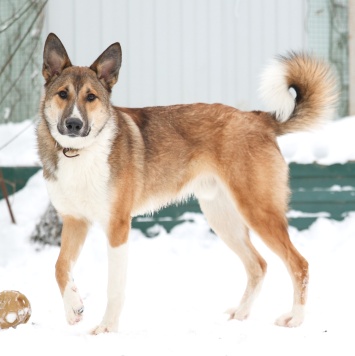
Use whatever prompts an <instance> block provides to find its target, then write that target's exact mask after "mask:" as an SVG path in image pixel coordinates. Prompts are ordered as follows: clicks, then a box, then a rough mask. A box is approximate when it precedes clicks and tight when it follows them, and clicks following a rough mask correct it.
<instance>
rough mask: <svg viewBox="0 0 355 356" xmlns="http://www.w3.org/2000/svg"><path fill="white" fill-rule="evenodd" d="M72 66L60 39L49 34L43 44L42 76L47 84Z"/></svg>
mask: <svg viewBox="0 0 355 356" xmlns="http://www.w3.org/2000/svg"><path fill="white" fill-rule="evenodd" d="M71 65H72V64H71V62H70V59H69V57H68V54H67V51H66V50H65V48H64V46H63V44H62V42H60V39H59V38H58V37H57V36H56V35H55V34H54V33H50V34H49V35H48V37H47V39H46V43H45V44H44V51H43V68H42V74H43V77H44V79H45V80H46V82H47V83H48V82H49V81H51V80H52V79H54V78H55V77H57V76H58V75H59V74H60V73H61V72H62V71H63V69H65V68H67V67H70V66H71Z"/></svg>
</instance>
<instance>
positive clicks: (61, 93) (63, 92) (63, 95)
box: [58, 90, 68, 99]
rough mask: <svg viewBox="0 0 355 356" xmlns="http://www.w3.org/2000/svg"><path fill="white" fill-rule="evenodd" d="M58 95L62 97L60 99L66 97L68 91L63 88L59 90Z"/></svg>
mask: <svg viewBox="0 0 355 356" xmlns="http://www.w3.org/2000/svg"><path fill="white" fill-rule="evenodd" d="M58 95H59V96H60V97H61V98H62V99H67V98H68V93H67V92H66V91H65V90H61V91H60V92H59V93H58Z"/></svg>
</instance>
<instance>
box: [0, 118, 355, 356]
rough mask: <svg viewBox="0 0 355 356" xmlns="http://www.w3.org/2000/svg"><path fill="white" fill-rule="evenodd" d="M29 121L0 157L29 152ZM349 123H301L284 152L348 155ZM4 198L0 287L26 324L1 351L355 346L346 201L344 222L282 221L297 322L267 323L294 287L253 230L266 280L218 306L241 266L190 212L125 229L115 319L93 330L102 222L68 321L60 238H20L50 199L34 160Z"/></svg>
mask: <svg viewBox="0 0 355 356" xmlns="http://www.w3.org/2000/svg"><path fill="white" fill-rule="evenodd" d="M26 124H28V122H27V123H24V124H20V125H23V128H24V127H25V126H26ZM8 126H9V125H3V126H2V127H0V146H1V144H2V143H3V142H4V140H6V139H7V138H9V137H11V133H10V132H9V131H6V130H9V127H8ZM16 126H17V127H18V125H14V127H16ZM11 130H13V131H12V132H18V130H16V129H14V128H12V129H11ZM5 131H6V133H4V132H5ZM32 131H33V130H32V129H29V130H27V131H26V133H25V134H24V135H28V137H27V140H25V139H24V141H23V142H22V143H20V142H19V141H14V143H13V144H11V145H9V146H7V148H6V149H3V150H2V151H0V166H4V165H13V164H14V162H16V164H18V165H28V164H35V163H36V162H38V158H37V156H36V153H35V143H34V137H33V133H32ZM354 132H355V118H346V119H343V120H341V121H339V122H336V123H333V124H331V125H328V127H326V128H325V129H323V130H322V131H320V132H318V133H314V134H298V135H301V137H300V138H299V139H296V138H295V137H296V136H298V135H292V136H290V137H289V138H287V137H285V138H282V140H280V145H281V147H282V150H283V153H284V154H285V156H286V159H287V160H288V161H295V160H296V161H298V162H302V161H304V162H310V161H319V162H322V163H335V162H344V161H346V160H348V159H352V160H354V159H355V140H353V139H351V137H352V136H353V134H354ZM312 135H313V136H312ZM300 141H301V142H300ZM30 148H33V151H31V149H30ZM14 152H16V153H14ZM21 152H22V153H21ZM25 154H27V157H26V158H25V157H22V158H23V159H22V160H21V156H24V155H25ZM11 202H12V205H13V208H14V213H15V216H16V219H17V225H12V224H11V223H10V218H9V215H8V212H7V208H6V204H5V202H4V201H3V200H0V291H2V290H9V289H14V290H19V291H21V292H22V293H24V294H25V295H26V296H27V297H28V299H29V300H30V302H31V305H32V317H31V319H30V321H29V323H28V324H26V325H20V326H18V327H17V328H16V329H9V330H0V354H1V355H2V354H4V355H5V354H6V355H9V354H11V355H24V354H26V353H28V352H31V353H35V354H36V355H40V356H41V355H63V354H66V355H75V354H80V355H98V354H100V355H101V354H107V355H126V356H131V355H137V356H145V355H154V356H157V355H162V356H163V355H164V356H170V355H179V356H188V355H193V356H197V355H203V356H225V355H228V356H230V355H253V356H254V355H264V354H265V355H300V354H301V355H323V354H336V355H342V356H344V355H349V356H350V355H355V341H354V339H353V333H354V319H355V306H354V300H355V287H354V286H355V285H354V282H353V281H354V271H355V259H354V257H353V256H354V251H355V212H354V214H350V215H349V216H348V217H347V218H346V219H345V220H344V221H342V222H335V221H332V220H328V219H325V218H320V219H318V220H317V221H316V222H315V223H314V224H313V225H312V226H311V227H310V228H309V229H308V230H305V231H302V232H300V231H298V230H296V229H294V228H290V234H291V238H292V240H293V242H294V244H295V245H296V247H297V248H298V249H299V250H300V252H301V253H302V254H303V255H304V256H305V257H306V258H307V259H308V261H309V263H310V277H311V278H310V290H309V301H308V306H307V314H306V320H305V322H304V324H303V325H302V326H301V327H299V328H295V329H286V328H280V327H277V326H275V325H274V324H273V321H274V319H275V318H276V317H278V316H279V315H280V314H282V313H284V312H286V311H288V309H289V308H290V307H291V302H292V288H291V283H290V280H289V277H288V274H287V272H286V270H285V268H284V266H283V265H282V263H281V262H280V261H279V259H278V258H277V257H276V256H275V255H273V254H272V253H271V252H270V251H269V250H268V249H267V248H265V247H264V245H263V244H262V242H260V240H259V239H258V238H257V236H253V237H252V238H253V241H254V243H255V245H256V246H257V248H258V249H259V251H260V252H261V253H262V255H263V256H264V257H265V259H266V260H267V262H268V274H267V277H266V279H265V283H264V285H263V289H262V291H261V293H260V296H259V298H258V299H257V302H256V304H255V306H254V309H253V310H252V314H251V316H250V318H249V319H248V320H247V321H244V322H239V321H236V320H233V321H228V320H227V316H226V314H224V311H225V310H226V309H227V308H229V307H231V306H235V305H236V304H237V303H238V301H239V298H240V297H241V294H242V292H243V290H244V285H245V281H246V278H245V273H244V268H243V266H242V265H241V263H240V262H239V260H238V258H237V257H236V256H234V254H233V253H232V252H231V251H230V250H229V249H228V248H227V247H226V246H225V245H224V244H223V242H222V241H220V240H219V239H218V238H217V237H216V236H215V235H213V234H212V233H211V232H210V230H209V228H208V226H207V224H206V222H205V220H204V218H203V217H202V216H201V215H195V222H194V223H184V224H182V225H179V226H177V227H175V228H174V229H173V230H172V232H171V233H170V234H167V233H165V232H164V231H162V232H161V234H160V235H159V236H158V237H155V238H152V239H148V238H146V237H144V236H142V235H141V233H140V232H139V231H132V233H131V237H130V259H129V269H128V286H127V298H126V304H125V308H124V311H123V314H122V318H121V323H120V331H119V333H117V334H104V335H99V336H91V335H89V334H88V331H89V330H90V329H91V328H92V327H94V326H95V325H96V324H97V323H99V322H100V318H101V316H102V314H103V311H104V307H105V293H106V280H107V279H106V262H107V261H106V242H105V237H104V235H103V233H102V231H101V230H100V228H99V227H97V226H94V227H93V229H92V230H91V232H90V234H89V236H88V239H87V243H86V245H85V246H84V249H83V251H82V254H81V256H80V258H79V261H78V264H77V266H76V268H75V280H76V284H77V285H78V287H79V289H80V291H81V295H82V297H83V299H84V304H85V318H84V321H83V322H82V323H81V324H78V325H76V326H68V325H66V322H65V319H64V311H63V306H62V301H61V297H60V293H59V290H58V287H57V285H56V282H55V279H54V265H55V262H56V259H57V256H58V253H59V248H57V247H53V246H46V247H42V246H39V245H36V244H32V243H30V241H29V236H30V234H31V232H32V231H33V229H34V226H35V224H36V223H37V222H38V220H39V218H40V216H41V214H42V213H43V212H44V210H45V208H46V206H47V204H48V197H47V192H46V188H45V185H44V181H43V178H42V176H41V172H39V173H37V174H36V175H35V176H34V177H32V178H31V179H30V181H29V182H28V184H27V186H26V187H25V188H24V189H23V190H22V191H20V192H18V193H17V194H16V195H15V196H13V197H11ZM354 211H355V207H354Z"/></svg>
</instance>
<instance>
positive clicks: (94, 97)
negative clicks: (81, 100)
mask: <svg viewBox="0 0 355 356" xmlns="http://www.w3.org/2000/svg"><path fill="white" fill-rule="evenodd" d="M95 99H96V95H95V94H92V93H90V94H88V96H87V97H86V100H87V101H94V100H95Z"/></svg>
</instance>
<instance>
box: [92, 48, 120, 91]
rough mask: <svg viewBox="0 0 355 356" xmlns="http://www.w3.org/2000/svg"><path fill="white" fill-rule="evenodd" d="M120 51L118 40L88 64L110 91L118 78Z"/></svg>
mask: <svg viewBox="0 0 355 356" xmlns="http://www.w3.org/2000/svg"><path fill="white" fill-rule="evenodd" d="M121 62H122V51H121V46H120V44H119V43H118V42H116V43H114V44H112V45H111V46H110V47H108V48H107V49H106V50H105V51H104V52H103V53H102V54H101V55H100V57H99V58H97V59H96V61H95V62H94V63H93V64H92V65H91V66H90V69H92V70H93V71H94V72H96V75H97V77H98V78H99V80H100V81H101V83H102V84H103V85H104V86H105V87H106V88H107V90H108V91H111V89H112V87H113V86H114V85H115V84H116V82H117V79H118V72H119V70H120V68H121Z"/></svg>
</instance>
